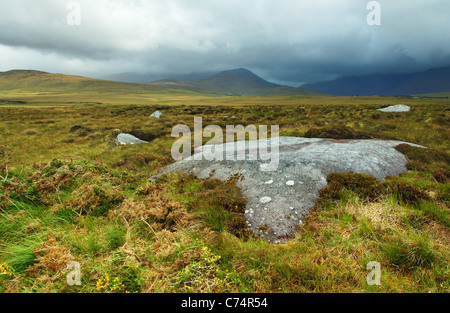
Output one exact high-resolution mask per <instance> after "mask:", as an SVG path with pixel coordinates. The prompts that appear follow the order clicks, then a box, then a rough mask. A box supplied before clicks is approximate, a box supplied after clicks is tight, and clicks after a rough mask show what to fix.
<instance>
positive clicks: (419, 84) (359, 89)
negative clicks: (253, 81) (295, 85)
mask: <svg viewBox="0 0 450 313" xmlns="http://www.w3.org/2000/svg"><path fill="white" fill-rule="evenodd" d="M302 87H304V88H308V89H314V90H318V91H321V92H324V93H328V94H331V95H336V96H354V95H360V96H373V95H386V96H396V95H419V94H429V93H444V92H450V66H448V67H440V68H433V69H429V70H427V71H424V72H416V73H406V74H372V75H364V76H344V77H341V78H337V79H334V80H330V81H325V82H318V83H313V84H305V85H303V86H302Z"/></svg>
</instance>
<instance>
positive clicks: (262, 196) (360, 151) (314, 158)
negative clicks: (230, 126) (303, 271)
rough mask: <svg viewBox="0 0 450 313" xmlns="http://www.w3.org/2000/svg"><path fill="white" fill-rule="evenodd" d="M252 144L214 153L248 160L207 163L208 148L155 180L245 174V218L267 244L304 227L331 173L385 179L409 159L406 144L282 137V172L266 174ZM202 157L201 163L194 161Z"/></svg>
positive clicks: (241, 184)
mask: <svg viewBox="0 0 450 313" xmlns="http://www.w3.org/2000/svg"><path fill="white" fill-rule="evenodd" d="M270 141H271V139H268V140H259V141H253V142H252V143H257V144H258V145H260V144H262V143H265V144H268V147H270ZM248 143H249V142H248V141H247V142H239V143H238V144H237V145H236V146H235V145H234V144H233V143H226V144H223V145H214V148H223V149H224V150H223V151H224V155H225V154H226V153H227V152H229V151H230V150H232V149H234V151H235V152H236V151H237V152H239V151H241V152H245V155H246V158H245V160H237V158H236V157H234V158H232V159H230V158H229V157H226V158H225V157H224V158H223V160H222V161H220V160H219V161H217V160H212V161H208V160H207V159H211V158H210V154H209V157H208V153H210V150H211V146H203V147H201V148H200V149H197V150H196V153H195V154H194V155H193V156H191V157H188V158H185V159H183V160H181V161H178V162H176V163H173V164H171V165H169V166H168V167H166V168H165V169H163V170H161V171H160V172H159V173H158V174H157V175H156V176H154V177H153V178H156V177H158V176H160V175H162V174H165V173H172V172H185V173H193V174H194V175H196V176H197V177H198V178H203V179H204V178H209V177H211V178H215V179H219V180H222V181H226V180H228V179H229V178H230V177H232V176H234V177H236V175H238V176H239V175H240V177H241V179H240V180H238V181H237V182H236V184H237V186H238V187H239V188H240V190H241V192H242V195H243V196H244V197H245V198H246V200H247V206H246V211H245V216H246V219H247V223H248V225H249V227H250V228H251V230H252V231H253V232H254V233H256V234H258V235H259V236H260V237H262V238H264V239H266V240H269V241H271V242H282V241H286V240H288V239H289V238H290V237H292V236H293V235H294V233H295V232H296V230H297V227H298V226H299V225H302V224H303V222H304V218H305V217H306V216H307V215H308V214H309V213H310V211H309V210H310V209H311V208H312V207H313V206H314V204H315V200H316V199H317V198H318V196H319V190H320V189H322V188H324V187H325V186H326V185H327V180H326V178H327V176H328V175H329V174H331V173H346V172H354V173H366V174H370V175H372V176H374V177H376V178H377V179H379V180H383V179H384V178H385V177H386V176H388V175H399V174H401V173H403V172H406V171H407V170H406V167H405V166H406V163H407V159H406V157H405V156H404V155H403V154H402V153H400V152H398V151H397V150H396V149H395V148H394V147H395V146H397V145H399V144H402V143H405V142H401V141H382V140H379V141H378V140H333V139H315V138H297V137H280V138H279V145H278V152H277V153H276V154H274V155H273V157H275V156H276V157H277V158H278V167H277V169H276V170H273V171H262V170H261V166H260V165H261V164H264V163H268V162H267V161H259V160H256V161H255V160H254V159H253V160H249V155H250V154H252V153H254V152H255V150H254V146H252V147H253V150H252V149H251V148H249V144H248ZM232 152H233V151H232ZM237 154H238V153H236V155H237ZM200 156H201V157H202V159H201V160H195V159H196V158H199V157H200ZM205 158H206V159H205ZM266 160H267V159H266Z"/></svg>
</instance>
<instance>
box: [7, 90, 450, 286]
mask: <svg viewBox="0 0 450 313" xmlns="http://www.w3.org/2000/svg"><path fill="white" fill-rule="evenodd" d="M91 96H92V97H88V98H86V99H84V98H83V99H82V98H81V97H77V96H76V95H73V96H71V97H73V98H70V97H66V98H64V97H63V96H62V95H59V96H58V95H53V96H49V97H44V96H32V95H20V94H19V93H17V94H15V95H12V94H9V95H2V96H1V97H0V98H2V99H9V100H11V101H12V100H17V101H24V102H27V103H26V104H11V103H9V104H5V105H1V107H0V133H1V134H2V139H1V141H0V273H3V272H4V274H3V275H0V291H1V292H83V293H95V292H143V293H145V292H187V293H189V292H443V293H444V292H449V291H450V285H449V281H450V280H449V276H450V275H449V274H450V271H449V267H448V264H449V263H450V262H449V261H450V260H449V255H450V254H449V252H450V251H449V247H450V221H449V217H450V210H449V201H450V199H449V194H450V192H449V187H450V183H449V181H448V177H449V175H448V173H449V164H448V153H449V134H448V129H447V128H448V127H447V125H448V124H447V122H448V120H449V116H448V114H449V113H448V112H449V111H448V100H445V99H411V98H396V97H351V98H350V97H349V98H340V97H329V98H326V97H314V98H313V97H301V96H288V97H209V96H206V95H199V94H195V95H185V94H170V93H167V94H154V95H153V97H152V98H148V99H145V98H144V97H142V98H140V97H141V96H140V95H135V96H133V97H132V98H131V99H126V95H125V96H124V98H117V97H113V96H107V95H105V98H104V100H103V101H100V95H99V94H98V93H97V94H96V93H95V92H94V91H93V94H92V95H91ZM83 97H84V96H83ZM108 97H112V98H114V100H113V101H111V102H110V101H109V100H108V99H109V98H108ZM138 98H139V99H138ZM135 100H136V101H135ZM138 100H139V101H138ZM83 101H95V102H102V104H95V105H94V104H86V103H85V104H83V103H80V102H83ZM446 101H447V102H446ZM125 103H135V104H125ZM397 103H404V104H408V105H411V107H412V111H411V112H408V113H401V114H400V113H386V114H381V112H377V111H376V110H375V109H376V108H379V107H383V106H385V105H388V104H397ZM156 110H160V111H161V112H162V113H163V117H162V118H161V119H159V120H154V119H151V118H149V115H150V114H151V113H153V112H154V111H156ZM194 116H202V117H203V124H204V125H208V124H217V125H220V126H222V127H223V126H225V125H227V124H230V123H231V124H235V125H236V124H243V125H249V124H254V125H267V124H277V125H280V130H281V135H282V136H284V135H286V136H304V135H308V134H316V135H315V136H327V137H328V136H330V134H331V135H333V136H344V137H346V136H353V137H355V136H356V137H360V136H369V137H370V138H382V139H399V140H405V141H409V142H413V143H417V144H422V145H425V146H427V147H428V149H427V150H425V151H426V153H423V151H424V150H417V149H409V148H405V147H403V146H402V147H399V148H398V149H399V150H401V151H402V152H403V153H405V155H406V156H407V157H408V159H409V164H408V169H409V171H408V172H407V173H405V174H403V175H401V176H400V177H389V178H387V180H386V181H384V182H379V181H377V180H375V179H374V178H372V177H370V176H367V175H355V174H344V175H331V176H330V177H329V178H328V179H329V186H328V187H327V188H325V189H324V190H322V191H321V195H322V197H321V199H320V201H318V203H317V205H316V207H315V208H314V210H313V212H312V214H311V215H310V216H309V217H308V218H307V219H306V220H305V224H304V226H303V227H300V228H299V230H298V232H297V234H296V237H295V239H293V240H291V241H289V242H287V243H285V244H278V245H272V244H269V243H267V242H265V241H262V240H259V239H258V238H257V237H255V236H253V235H252V234H251V233H250V232H249V231H248V229H247V228H246V224H245V218H244V217H243V211H244V208H245V199H244V198H243V197H242V195H241V194H240V192H239V189H238V188H237V187H236V186H235V184H234V181H229V182H220V181H217V180H205V181H203V180H198V179H196V178H195V177H193V176H190V175H182V174H178V175H168V176H163V177H161V178H159V179H158V180H157V181H154V182H149V181H148V178H149V177H151V176H152V175H154V174H156V173H157V171H158V170H160V169H161V168H163V167H164V166H166V165H168V164H170V163H172V162H173V160H172V159H171V157H170V149H171V146H172V144H173V142H174V141H175V138H171V136H170V132H171V129H172V128H173V127H174V126H175V125H177V124H186V125H188V126H189V127H193V120H194V119H193V118H194ZM225 116H235V117H236V118H235V119H232V120H231V119H229V118H228V119H227V118H225ZM121 131H127V132H133V133H134V134H136V135H137V136H146V138H147V139H149V141H150V142H149V143H148V144H146V145H142V146H123V147H115V146H114V144H113V142H114V139H115V135H117V134H118V133H119V132H121ZM204 141H205V142H206V141H208V138H205V139H204ZM69 261H76V262H79V263H80V265H81V273H82V276H81V285H79V286H76V285H75V286H69V285H68V284H67V283H66V275H67V274H68V270H67V269H66V265H67V263H68V262H69ZM371 261H377V262H379V263H380V264H381V272H382V273H381V285H380V286H369V285H367V283H366V276H367V274H368V273H369V271H368V270H367V269H366V265H367V264H368V263H369V262H371Z"/></svg>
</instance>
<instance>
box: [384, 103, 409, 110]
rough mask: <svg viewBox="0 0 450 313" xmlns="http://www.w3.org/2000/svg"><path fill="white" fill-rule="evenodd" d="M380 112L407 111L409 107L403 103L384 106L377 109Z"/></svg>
mask: <svg viewBox="0 0 450 313" xmlns="http://www.w3.org/2000/svg"><path fill="white" fill-rule="evenodd" d="M378 111H381V112H409V111H411V108H410V107H409V106H407V105H404V104H397V105H392V106H389V107H386V108H382V109H378Z"/></svg>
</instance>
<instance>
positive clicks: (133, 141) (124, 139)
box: [116, 133, 147, 146]
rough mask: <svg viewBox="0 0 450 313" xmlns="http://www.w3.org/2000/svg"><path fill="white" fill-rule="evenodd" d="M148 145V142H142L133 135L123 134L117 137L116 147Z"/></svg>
mask: <svg viewBox="0 0 450 313" xmlns="http://www.w3.org/2000/svg"><path fill="white" fill-rule="evenodd" d="M144 143H147V141H144V140H141V139H139V138H137V137H135V136H133V135H130V134H124V133H121V134H119V135H117V138H116V146H121V145H141V144H144Z"/></svg>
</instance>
